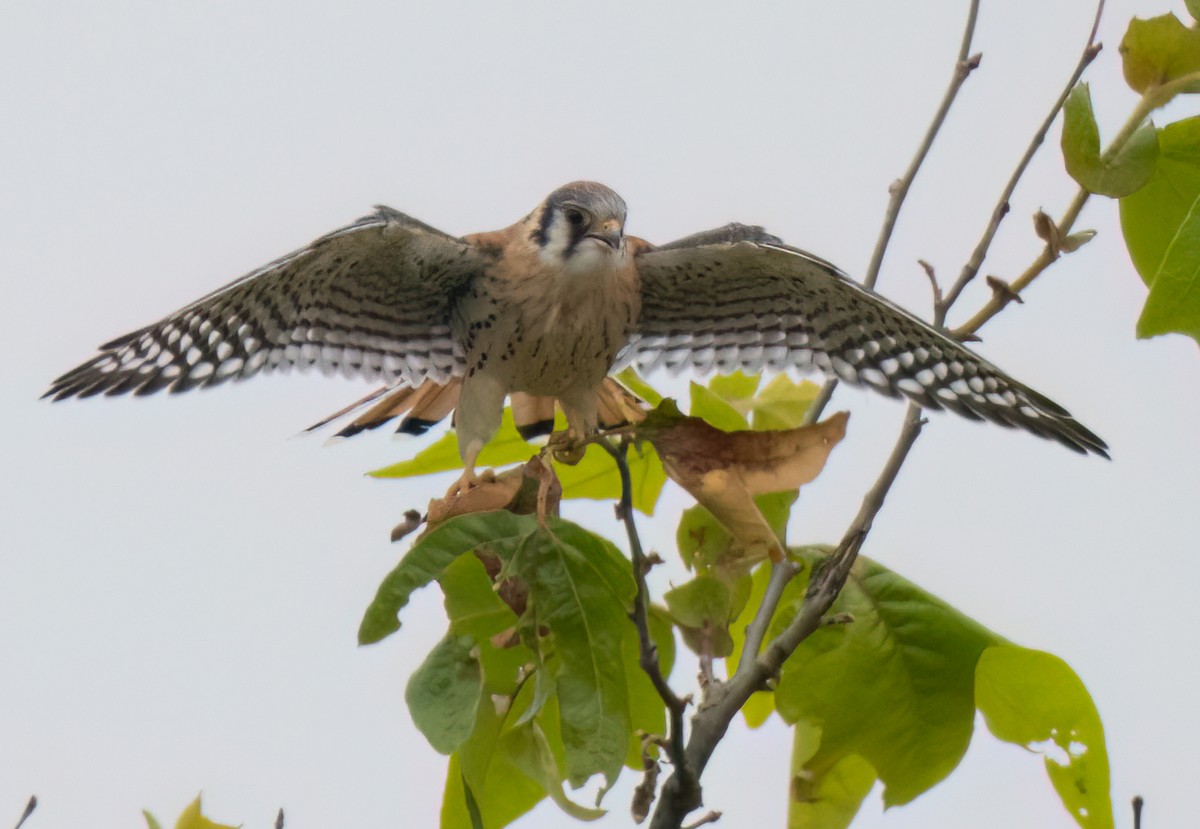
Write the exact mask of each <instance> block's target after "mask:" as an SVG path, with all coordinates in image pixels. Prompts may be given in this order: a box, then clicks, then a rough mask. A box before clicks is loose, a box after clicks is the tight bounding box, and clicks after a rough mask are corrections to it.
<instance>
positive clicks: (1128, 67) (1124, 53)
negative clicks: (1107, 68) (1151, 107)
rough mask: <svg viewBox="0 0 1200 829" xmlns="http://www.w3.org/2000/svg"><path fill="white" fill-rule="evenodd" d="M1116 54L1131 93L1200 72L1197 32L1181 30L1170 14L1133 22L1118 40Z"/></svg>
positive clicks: (1143, 90) (1175, 19) (1191, 89)
mask: <svg viewBox="0 0 1200 829" xmlns="http://www.w3.org/2000/svg"><path fill="white" fill-rule="evenodd" d="M1120 52H1121V59H1122V62H1123V66H1122V68H1123V70H1124V72H1125V81H1126V82H1127V83H1128V84H1129V85H1130V86H1131V87H1132V88H1133V90H1134V91H1135V92H1145V91H1147V90H1148V89H1153V88H1154V87H1157V86H1161V85H1163V84H1165V83H1167V82H1169V81H1174V80H1178V79H1179V78H1182V77H1185V76H1187V75H1191V74H1194V73H1197V72H1200V31H1197V30H1196V29H1190V28H1188V27H1187V26H1184V25H1183V23H1181V22H1180V21H1179V18H1178V17H1176V16H1175V15H1173V14H1164V15H1160V16H1158V17H1152V18H1150V19H1149V20H1139V19H1138V18H1134V19H1133V20H1131V21H1129V28H1128V29H1127V30H1126V32H1125V37H1124V38H1122V39H1121V46H1120ZM1186 91H1188V92H1196V91H1198V90H1197V88H1194V87H1190V88H1189V89H1187V90H1186Z"/></svg>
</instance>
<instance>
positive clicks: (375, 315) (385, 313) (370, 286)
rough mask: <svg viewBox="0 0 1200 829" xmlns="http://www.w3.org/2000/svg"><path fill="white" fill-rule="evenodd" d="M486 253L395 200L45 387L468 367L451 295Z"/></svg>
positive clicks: (102, 388) (94, 389) (452, 371)
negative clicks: (454, 331)
mask: <svg viewBox="0 0 1200 829" xmlns="http://www.w3.org/2000/svg"><path fill="white" fill-rule="evenodd" d="M485 265H486V261H485V254H483V253H482V252H480V251H479V250H478V249H476V248H474V247H472V246H470V245H468V244H467V243H466V242H464V241H463V240H461V239H456V238H454V237H452V236H449V235H447V234H444V233H441V232H440V231H437V230H434V229H433V228H431V227H429V226H428V225H425V224H422V223H421V222H418V221H416V220H415V219H411V218H409V217H408V216H405V215H404V214H403V213H399V212H397V211H395V210H392V209H390V208H387V207H379V208H377V209H376V212H375V213H373V214H371V215H369V216H365V217H363V218H362V219H359V220H358V221H357V222H355V223H354V224H351V225H349V226H347V227H344V228H342V229H340V230H336V231H334V232H333V233H330V234H328V235H326V236H322V237H321V238H320V239H317V240H316V241H315V242H313V243H312V244H310V245H308V246H307V247H305V248H302V249H300V250H297V251H295V252H293V253H289V254H288V255H287V256H284V257H282V258H280V259H277V260H275V261H274V262H272V263H271V264H269V265H266V266H264V267H262V268H259V269H258V270H256V271H252V272H251V273H249V274H246V275H245V276H243V277H242V278H240V279H238V280H235V281H234V282H231V283H230V284H229V285H226V286H225V287H224V288H221V289H219V290H217V291H214V292H213V293H211V294H209V295H208V296H206V297H203V298H202V299H199V300H197V301H195V302H193V303H191V304H190V305H188V306H186V307H184V308H182V309H180V310H179V311H176V312H175V313H173V314H170V315H169V316H167V317H164V318H163V319H161V320H159V321H158V322H156V323H154V324H153V325H149V326H146V327H145V328H142V329H140V330H138V331H134V332H132V333H129V334H126V335H125V336H123V337H118V338H117V339H115V340H113V341H112V342H109V343H106V344H104V345H102V346H100V349H99V352H100V353H99V354H97V355H96V356H95V357H93V358H92V359H91V360H89V361H88V362H86V363H84V364H83V365H81V366H79V367H78V368H75V369H73V370H72V371H69V372H67V373H66V374H64V375H63V376H61V377H59V378H58V379H57V380H55V381H54V383H53V384H52V385H51V387H50V390H49V391H48V392H46V396H53V397H54V399H56V400H60V399H62V398H65V397H72V396H79V397H88V396H91V395H94V394H99V393H101V392H104V393H105V394H124V393H127V392H133V393H135V394H151V393H153V392H156V391H159V390H161V389H165V388H169V389H170V390H171V391H172V392H181V391H186V390H188V389H191V388H196V387H199V386H211V385H215V384H217V383H221V382H224V381H226V380H229V379H243V378H246V377H249V376H251V375H253V374H256V373H258V372H260V371H271V370H273V369H287V368H290V367H292V366H297V367H299V368H308V367H311V366H316V367H318V368H320V369H321V370H323V371H325V372H327V373H331V372H334V371H339V370H340V371H341V372H343V373H345V374H349V375H361V376H364V377H367V378H371V379H374V378H383V379H385V380H387V381H389V382H404V383H407V384H409V385H419V384H420V383H421V382H422V381H423V380H425V379H426V378H429V379H432V380H435V381H439V382H440V381H444V380H446V379H448V378H450V377H453V376H456V375H458V374H461V373H462V368H463V366H462V355H461V354H460V353H459V351H458V348H457V346H456V345H455V344H454V341H453V339H452V338H451V334H450V325H449V317H450V310H451V307H452V304H453V302H454V301H455V299H456V298H457V296H458V295H459V294H460V292H461V291H463V290H464V288H465V287H466V286H467V285H469V284H470V282H471V281H472V280H473V279H474V278H475V277H476V276H477V275H478V274H479V273H480V271H481V270H482V269H483V267H484V266H485Z"/></svg>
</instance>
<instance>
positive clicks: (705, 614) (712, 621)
mask: <svg viewBox="0 0 1200 829" xmlns="http://www.w3.org/2000/svg"><path fill="white" fill-rule="evenodd" d="M733 598H734V597H733V591H732V590H731V589H730V585H728V584H726V583H725V582H723V581H721V580H720V579H717V578H715V577H713V576H710V575H708V574H705V573H701V574H700V575H698V576H696V577H695V578H693V579H692V580H691V581H687V582H684V583H683V584H681V585H679V586H678V587H675V588H672V589H671V590H668V591H667V592H666V593H664V594H663V599H664V600H665V601H666V603H667V609H668V610H670V611H671V616H672V617H673V618H674V619H675V622H676V623H677V624H678V625H679V628H680V633H681V634H682V635H683V641H684V642H685V643H686V644H687V646H688V647H689V648H691V649H692V651H693V652H695V653H698V654H701V655H710V656H716V657H725V656H728V655H729V653H730V652H731V651H732V649H733V640H732V639H731V638H730V636H729V620H730V617H731V616H732V615H733V612H732V611H733Z"/></svg>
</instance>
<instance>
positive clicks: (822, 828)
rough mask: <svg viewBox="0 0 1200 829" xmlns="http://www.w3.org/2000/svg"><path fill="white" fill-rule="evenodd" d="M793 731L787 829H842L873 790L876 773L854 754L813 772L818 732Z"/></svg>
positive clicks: (814, 729)
mask: <svg viewBox="0 0 1200 829" xmlns="http://www.w3.org/2000/svg"><path fill="white" fill-rule="evenodd" d="M792 731H793V733H792V783H791V786H790V787H789V797H788V823H787V825H788V829H844V827H847V826H849V825H850V822H851V821H852V820H854V816H855V815H856V814H858V810H859V808H860V807H861V806H862V802H863V800H865V799H866V797H867V795H868V794H870V792H871V789H872V787H874V785H875V780H876V777H875V769H873V768H871V764H870V763H868V762H867V761H866V760H864V759H863V758H861V757H859V756H858V755H857V754H848V755H846V756H845V757H842V758H841V759H839V760H837V761H835V762H834V763H832V764H831V765H827V766H825V767H822V768H816V769H815V768H813V765H812V761H813V758H814V757H815V756H816V754H817V751H818V750H819V748H820V745H821V729H820V728H818V727H816V726H813V725H809V724H807V723H803V722H801V723H796V726H795V727H794V728H793V729H792Z"/></svg>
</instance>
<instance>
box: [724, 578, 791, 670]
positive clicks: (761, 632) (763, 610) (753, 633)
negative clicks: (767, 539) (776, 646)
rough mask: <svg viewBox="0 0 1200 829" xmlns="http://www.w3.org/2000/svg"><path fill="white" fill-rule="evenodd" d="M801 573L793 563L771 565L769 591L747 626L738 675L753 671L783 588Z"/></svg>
mask: <svg viewBox="0 0 1200 829" xmlns="http://www.w3.org/2000/svg"><path fill="white" fill-rule="evenodd" d="M799 572H800V567H799V566H798V565H797V564H796V563H795V562H793V561H789V560H786V559H785V560H784V561H780V562H777V563H775V564H772V565H771V580H770V581H769V582H767V590H766V592H765V593H764V594H763V599H762V601H761V602H760V603H759V605H758V610H757V611H755V613H754V619H752V620H751V622H750V624H748V625H747V626H746V641H745V643H744V644H743V646H742V656H741V659H739V660H738V666H737V673H739V674H741V673H744V672H746V671H749V670H753V665H754V660H755V659H757V658H758V652H759V651H760V650H761V649H762V643H763V639H764V638H765V637H766V635H767V628H768V627H769V626H770V624H771V619H772V617H774V615H775V609H776V608H778V607H779V600H780V599H782V598H783V588H784V587H786V586H787V583H788V582H789V581H791V580H792V578H793V577H794V576H795V575H796V574H797V573H799Z"/></svg>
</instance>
